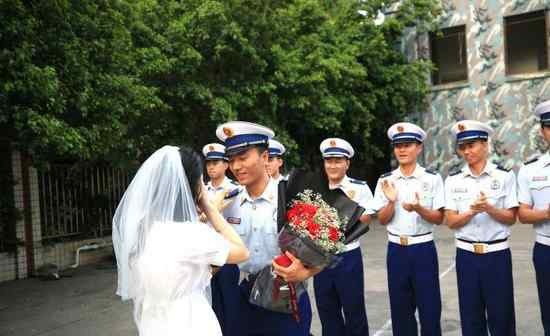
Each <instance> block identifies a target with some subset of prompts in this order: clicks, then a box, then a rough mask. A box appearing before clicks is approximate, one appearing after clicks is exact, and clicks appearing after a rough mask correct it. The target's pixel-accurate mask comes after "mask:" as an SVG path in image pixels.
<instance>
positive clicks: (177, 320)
mask: <svg viewBox="0 0 550 336" xmlns="http://www.w3.org/2000/svg"><path fill="white" fill-rule="evenodd" d="M159 224H160V225H159ZM228 254H229V243H228V242H227V241H226V240H225V239H224V238H223V237H222V236H221V235H220V234H218V233H217V232H215V231H214V230H213V229H212V228H211V227H209V226H208V225H206V224H203V223H194V222H183V223H182V222H163V223H158V222H157V223H155V225H152V226H151V231H150V232H149V233H148V234H147V240H146V242H145V248H144V250H143V253H141V255H140V256H139V257H138V258H137V260H136V264H135V267H136V269H135V270H136V273H135V274H136V277H135V279H134V281H136V282H135V285H136V286H137V289H138V291H137V292H139V293H143V294H142V295H141V296H138V297H134V304H135V307H134V308H135V312H134V316H135V320H136V325H137V326H138V330H139V335H140V336H191V335H197V336H198V335H200V336H210V335H215V336H218V335H220V336H221V330H220V325H219V323H218V320H217V319H216V315H215V314H214V312H213V310H212V308H211V306H210V304H209V302H208V300H207V298H206V292H205V290H206V288H207V286H208V285H209V283H210V278H211V273H210V265H217V266H222V265H223V264H225V262H226V260H227V256H228Z"/></svg>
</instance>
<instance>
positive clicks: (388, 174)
mask: <svg viewBox="0 0 550 336" xmlns="http://www.w3.org/2000/svg"><path fill="white" fill-rule="evenodd" d="M391 174H392V172H387V173H384V174H382V175H380V178H384V177H388V176H391Z"/></svg>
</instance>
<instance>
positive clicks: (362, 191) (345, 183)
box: [330, 176, 372, 209]
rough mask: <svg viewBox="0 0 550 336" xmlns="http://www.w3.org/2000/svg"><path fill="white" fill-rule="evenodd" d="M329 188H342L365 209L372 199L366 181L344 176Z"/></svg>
mask: <svg viewBox="0 0 550 336" xmlns="http://www.w3.org/2000/svg"><path fill="white" fill-rule="evenodd" d="M330 189H340V190H342V191H343V192H344V193H345V194H346V195H347V196H348V197H349V198H350V199H351V200H352V201H354V202H355V203H357V204H359V205H360V206H361V207H363V208H365V209H367V208H368V204H369V202H370V201H371V200H372V192H371V191H370V188H369V186H368V185H367V182H365V181H361V180H356V179H352V178H349V177H348V176H344V178H343V179H342V181H341V182H340V184H339V185H337V186H335V187H332V188H330Z"/></svg>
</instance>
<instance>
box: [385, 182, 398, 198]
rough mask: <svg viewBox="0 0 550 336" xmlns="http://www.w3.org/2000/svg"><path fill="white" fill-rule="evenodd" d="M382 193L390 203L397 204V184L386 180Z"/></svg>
mask: <svg viewBox="0 0 550 336" xmlns="http://www.w3.org/2000/svg"><path fill="white" fill-rule="evenodd" d="M382 192H383V193H384V196H386V198H387V199H388V201H390V202H395V201H396V200H397V189H396V188H395V184H394V183H393V182H390V181H388V180H384V181H383V182H382Z"/></svg>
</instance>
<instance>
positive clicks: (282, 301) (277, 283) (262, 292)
mask: <svg viewBox="0 0 550 336" xmlns="http://www.w3.org/2000/svg"><path fill="white" fill-rule="evenodd" d="M286 220H287V223H286V225H285V226H284V227H283V228H282V230H281V232H280V233H279V247H280V248H281V251H282V254H281V255H280V256H278V257H277V258H275V262H276V263H277V264H279V265H281V266H284V267H288V266H290V264H291V263H292V262H291V260H290V259H289V258H288V257H287V256H286V255H285V252H286V251H288V252H290V253H291V254H292V255H294V256H295V257H297V258H298V259H300V260H301V261H302V263H303V264H304V265H305V266H307V267H325V266H328V265H330V264H331V263H332V262H333V261H334V259H335V256H336V254H337V253H339V252H341V251H342V250H343V249H344V247H345V244H344V240H345V237H344V230H343V227H342V223H345V221H342V220H341V219H340V217H339V216H338V212H337V210H336V209H335V208H333V207H331V206H330V205H328V204H327V203H326V202H325V201H324V200H323V198H322V197H321V195H320V194H318V193H315V192H313V191H312V190H309V189H306V190H304V191H303V192H301V193H298V194H297V195H296V198H295V199H294V200H293V201H292V203H291V204H290V208H289V210H288V211H287V213H286ZM304 292H305V286H304V285H303V284H302V283H286V282H285V281H284V280H283V279H282V278H280V277H278V276H274V274H273V272H272V270H271V266H268V267H266V268H264V269H263V270H262V271H260V273H259V275H258V277H257V278H256V281H255V283H254V287H253V289H252V295H251V297H250V301H251V303H254V304H256V305H259V306H261V307H263V308H266V309H269V310H273V311H278V312H284V313H292V314H293V315H294V318H295V319H296V320H297V321H298V320H299V312H298V303H297V301H298V298H299V297H300V296H301V295H302V294H303V293H304Z"/></svg>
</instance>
